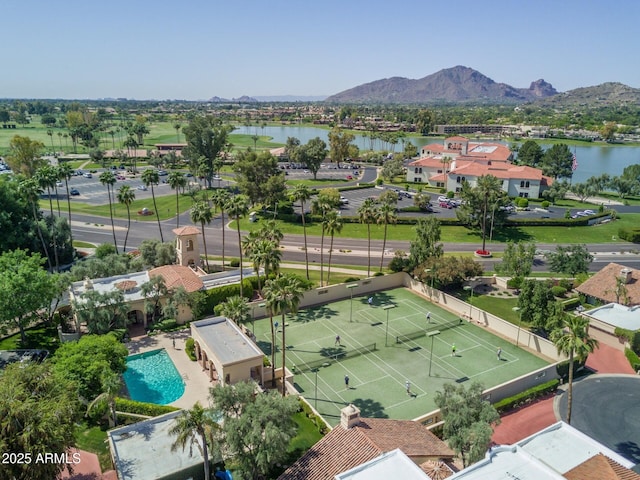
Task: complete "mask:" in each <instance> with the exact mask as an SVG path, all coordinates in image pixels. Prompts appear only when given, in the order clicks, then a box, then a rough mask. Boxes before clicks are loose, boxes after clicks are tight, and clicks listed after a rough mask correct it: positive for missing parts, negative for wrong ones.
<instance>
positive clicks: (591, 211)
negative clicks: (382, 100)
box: [584, 210, 596, 215]
mask: <svg viewBox="0 0 640 480" xmlns="http://www.w3.org/2000/svg"><path fill="white" fill-rule="evenodd" d="M584 213H586V214H587V215H595V214H596V212H594V211H593V210H585V211H584Z"/></svg>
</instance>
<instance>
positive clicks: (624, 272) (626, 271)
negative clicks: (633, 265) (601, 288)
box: [620, 268, 633, 284]
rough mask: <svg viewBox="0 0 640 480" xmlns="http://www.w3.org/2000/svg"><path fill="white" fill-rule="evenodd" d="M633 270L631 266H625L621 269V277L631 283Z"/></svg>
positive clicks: (626, 282) (625, 281)
mask: <svg viewBox="0 0 640 480" xmlns="http://www.w3.org/2000/svg"><path fill="white" fill-rule="evenodd" d="M632 273H633V272H632V270H631V269H630V268H623V269H622V270H620V278H622V279H623V280H624V283H625V284H629V283H631V274H632Z"/></svg>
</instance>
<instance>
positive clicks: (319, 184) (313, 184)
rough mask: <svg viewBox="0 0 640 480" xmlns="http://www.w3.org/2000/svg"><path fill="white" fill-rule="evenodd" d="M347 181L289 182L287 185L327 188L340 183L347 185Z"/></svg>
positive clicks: (342, 179) (322, 179)
mask: <svg viewBox="0 0 640 480" xmlns="http://www.w3.org/2000/svg"><path fill="white" fill-rule="evenodd" d="M346 182H347V179H345V178H318V179H316V180H313V179H309V180H287V185H291V186H295V185H300V184H301V185H306V186H307V187H320V188H322V187H326V186H334V185H337V184H339V183H346Z"/></svg>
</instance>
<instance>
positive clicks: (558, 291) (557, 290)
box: [551, 285, 567, 297]
mask: <svg viewBox="0 0 640 480" xmlns="http://www.w3.org/2000/svg"><path fill="white" fill-rule="evenodd" d="M551 293H553V296H554V297H564V296H565V294H566V293H567V289H566V288H564V287H561V286H560V285H556V286H555V287H551Z"/></svg>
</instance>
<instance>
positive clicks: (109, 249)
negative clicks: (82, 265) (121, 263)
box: [94, 243, 116, 259]
mask: <svg viewBox="0 0 640 480" xmlns="http://www.w3.org/2000/svg"><path fill="white" fill-rule="evenodd" d="M115 254H116V247H114V246H113V244H112V243H103V244H101V245H98V247H97V248H96V250H95V252H94V255H95V257H96V258H100V259H102V258H105V257H108V256H109V255H115Z"/></svg>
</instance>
